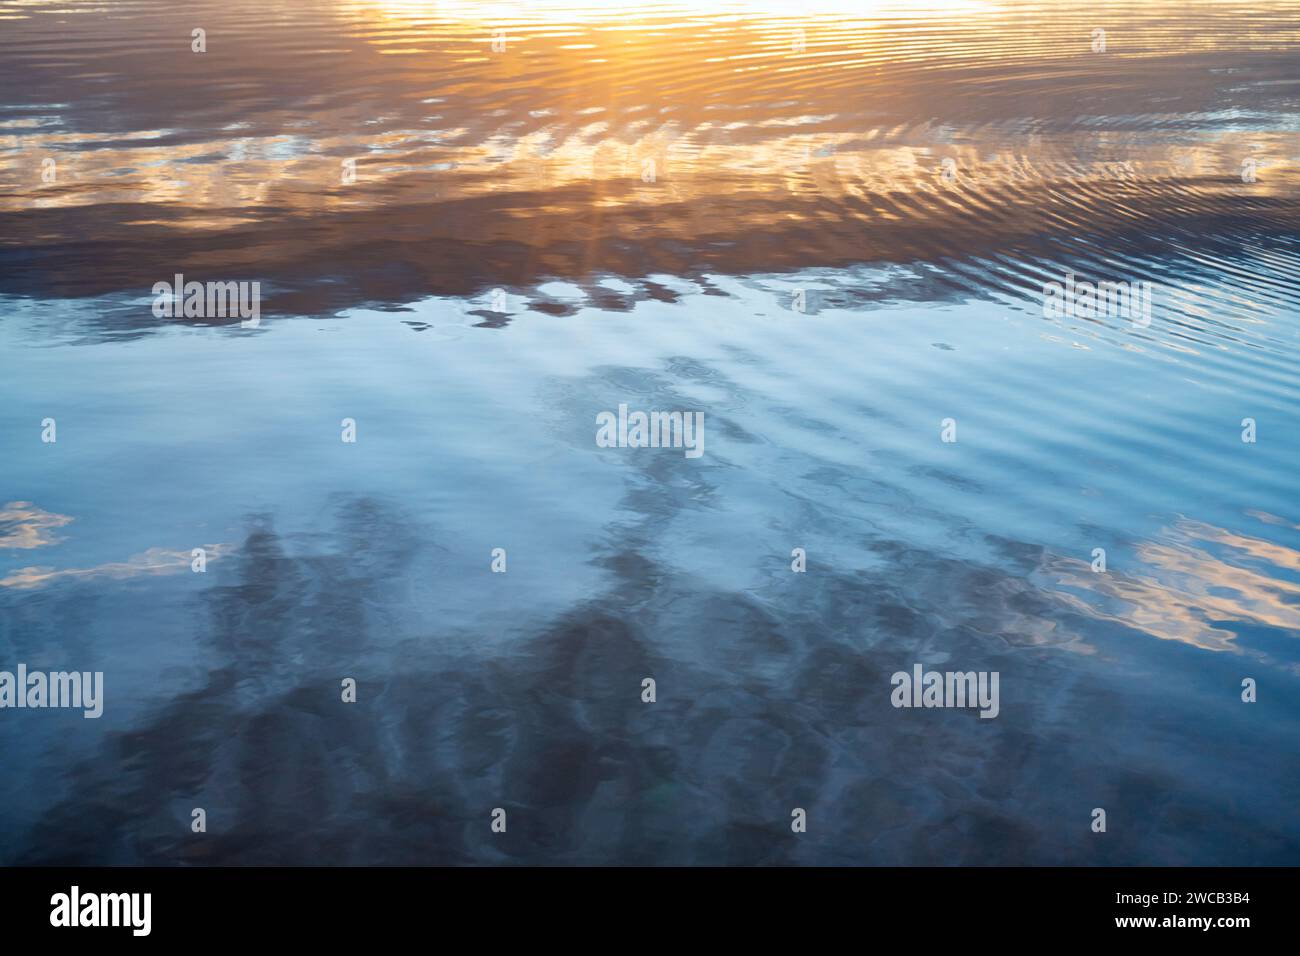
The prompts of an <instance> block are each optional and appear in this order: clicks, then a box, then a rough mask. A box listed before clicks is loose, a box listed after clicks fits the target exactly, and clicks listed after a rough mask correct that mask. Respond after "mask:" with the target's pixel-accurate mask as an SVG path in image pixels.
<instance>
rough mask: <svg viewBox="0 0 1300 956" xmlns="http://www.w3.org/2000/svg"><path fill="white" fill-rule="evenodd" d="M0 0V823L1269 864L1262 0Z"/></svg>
mask: <svg viewBox="0 0 1300 956" xmlns="http://www.w3.org/2000/svg"><path fill="white" fill-rule="evenodd" d="M796 13H797V16H796ZM0 18H3V19H0V87H2V88H3V90H4V92H3V94H0V373H2V374H0V463H2V464H0V670H13V669H14V668H15V667H16V665H17V664H18V663H19V662H23V663H26V664H27V666H28V667H29V668H30V669H33V670H35V669H44V670H65V669H76V670H83V671H103V672H104V681H105V705H104V714H103V717H102V718H100V719H98V720H85V719H83V718H82V716H81V712H80V711H76V710H51V709H45V710H27V709H24V710H15V709H0V754H2V755H3V767H4V773H3V774H0V862H5V863H50V862H76V863H114V864H141V863H149V864H185V863H190V864H202V863H227V864H230V863H237V864H247V863H295V864H297V863H306V864H350V863H380V864H389V863H498V862H505V863H561V864H575V863H577V864H590V863H654V864H690V863H715V864H716V863H736V864H754V863H796V864H836V865H838V864H940V865H942V864H977V865H978V864H1054V863H1065V864H1083V865H1091V864H1121V865H1127V864H1159V865H1165V864H1169V865H1177V864H1211V865H1214V864H1296V863H1300V818H1297V815H1296V813H1295V795H1296V793H1297V792H1300V759H1298V755H1297V751H1298V749H1300V746H1298V744H1297V741H1300V643H1298V639H1300V550H1298V549H1300V509H1298V508H1297V480H1296V479H1297V466H1298V465H1300V375H1298V362H1297V347H1298V346H1300V294H1298V293H1297V284H1296V281H1295V276H1296V274H1297V268H1298V267H1300V234H1298V233H1297V224H1300V209H1298V207H1297V185H1298V184H1300V174H1297V167H1296V162H1297V157H1300V123H1298V122H1297V117H1298V116H1300V72H1298V71H1297V69H1296V64H1297V62H1300V60H1297V57H1296V44H1297V41H1298V40H1300V5H1298V4H1296V3H1292V2H1270V3H1266V4H1264V5H1262V6H1259V5H1255V6H1249V7H1247V6H1241V7H1237V6H1234V5H1233V4H1207V5H1198V4H1191V5H1188V4H1168V5H1165V4H1154V5H1153V4H1142V5H1137V4H1129V3H1119V4H1103V5H1100V6H1098V5H1096V4H1089V5H1087V6H1083V5H1078V6H1075V5H1071V4H1067V3H1060V4H1057V3H1042V4H1031V5H1016V4H1013V5H999V6H992V5H985V4H982V3H977V2H970V3H960V4H956V3H954V4H939V5H936V6H933V7H924V6H921V7H909V6H907V5H901V6H900V5H894V6H885V7H881V8H880V9H879V10H876V11H873V12H872V13H870V14H867V13H863V12H862V11H860V10H854V9H849V8H848V7H847V6H845V5H839V6H837V5H835V4H831V3H825V4H820V5H819V4H818V3H816V2H814V3H813V4H812V5H811V6H808V5H804V4H801V5H800V9H799V10H798V11H796V12H795V13H792V12H791V11H790V10H788V9H785V5H783V4H778V3H765V4H761V5H759V6H758V7H757V8H753V7H751V8H750V9H749V10H748V12H746V11H745V10H744V9H743V8H742V7H741V6H740V5H731V4H726V3H713V4H709V5H706V7H705V8H704V9H701V8H700V7H699V6H698V5H695V6H692V7H691V8H690V9H689V10H684V9H683V8H681V7H674V6H672V5H663V4H656V5H650V6H643V5H636V7H635V9H634V10H633V11H631V12H629V11H628V10H626V9H622V8H620V7H619V5H617V4H614V5H600V4H589V5H587V6H586V7H583V6H582V5H581V4H568V5H562V4H558V3H557V4H550V5H548V4H542V5H540V6H537V5H522V4H521V5H518V6H515V5H511V4H493V5H477V4H473V3H464V4H436V5H435V4H421V3H382V2H377V3H360V2H358V3H345V2H319V3H304V4H301V5H297V4H295V5H292V7H290V5H287V4H286V5H283V6H282V7H280V6H275V5H272V7H271V8H267V7H266V5H253V4H245V3H233V4H231V3H223V4H215V3H214V4H211V5H206V4H197V5H195V6H194V7H193V9H191V10H187V11H182V12H177V11H169V10H167V9H166V7H165V5H163V4H160V3H153V2H133V3H120V4H107V3H106V4H98V3H87V4H82V5H78V6H77V7H76V8H66V7H64V6H62V5H55V4H41V3H37V4H18V3H4V2H0ZM194 26H205V27H206V29H207V31H208V33H207V37H208V40H207V43H208V48H207V52H206V53H203V54H197V53H192V52H191V50H190V42H191V40H190V30H191V28H192V27H194ZM1096 27H1102V28H1105V29H1106V30H1107V49H1106V50H1105V51H1104V52H1093V50H1092V49H1090V43H1091V42H1092V41H1091V39H1090V37H1091V36H1092V30H1093V29H1094V28H1096ZM494 30H500V31H502V34H503V35H504V36H505V37H506V43H505V47H504V49H503V50H502V51H501V52H494V51H493V50H492V48H491V42H492V38H493V36H494V32H493V31H494ZM799 31H802V36H801V35H800V33H799ZM800 44H802V46H800ZM46 158H53V159H55V160H56V169H57V173H56V177H55V179H54V181H52V182H45V181H43V180H42V169H43V166H42V162H41V161H42V160H43V159H46ZM347 158H357V159H358V163H357V179H356V181H355V182H350V183H344V182H343V181H342V177H341V173H340V169H341V163H342V160H344V159H347ZM946 158H947V159H952V160H953V163H952V170H953V176H952V178H951V179H948V178H946V177H945V175H944V169H945V166H944V164H943V160H944V159H946ZM647 160H650V161H653V166H652V167H647V165H646V161H647ZM1243 160H1253V161H1254V163H1255V164H1256V166H1257V177H1256V181H1254V182H1247V181H1244V179H1243V175H1242V171H1243V165H1242V164H1243ZM649 169H652V171H653V175H652V176H647V170H649ZM177 272H182V273H184V274H185V276H186V278H190V279H198V280H201V281H202V280H222V281H224V280H257V281H260V282H261V283H262V289H263V301H262V320H261V325H260V327H258V328H252V329H244V328H240V327H239V325H238V323H237V321H235V320H229V319H222V318H215V319H199V320H173V319H158V318H155V316H154V315H153V313H152V310H151V305H152V303H153V295H152V294H151V291H150V290H151V287H152V286H153V284H154V283H155V282H158V281H163V280H170V279H171V277H172V275H173V274H174V273H177ZM1067 273H1073V274H1076V275H1077V276H1080V277H1085V278H1088V279H1090V280H1093V281H1096V280H1125V281H1145V282H1149V283H1151V284H1152V286H1153V287H1154V290H1155V291H1154V295H1153V301H1154V305H1153V308H1152V312H1151V316H1150V322H1149V324H1135V323H1134V322H1132V321H1130V320H1129V319H1128V318H1127V317H1116V316H1091V317H1075V316H1067V317H1058V318H1051V317H1045V316H1044V314H1043V309H1042V288H1043V285H1044V283H1047V282H1052V281H1056V282H1064V281H1065V277H1066V275H1067ZM493 290H500V291H499V292H498V293H497V294H496V295H495V296H494V294H493ZM796 301H800V302H801V303H802V308H800V307H798V306H796V304H795V303H796ZM621 403H626V404H628V405H629V406H630V407H631V408H633V409H647V410H649V409H660V410H673V409H677V410H697V411H702V412H703V413H704V416H705V428H704V431H705V452H704V454H703V455H702V456H701V457H699V458H687V457H686V456H685V455H684V454H683V453H682V451H681V450H677V449H651V448H641V449H629V448H601V447H597V444H596V441H595V434H596V424H595V423H596V416H597V415H598V414H599V413H600V412H602V411H611V410H616V409H617V408H618V406H619V405H620V404H621ZM48 418H52V419H54V420H55V421H56V423H57V441H56V442H54V443H48V442H44V441H42V430H43V429H42V422H43V420H45V419H48ZM346 418H351V419H354V420H355V422H356V426H357V441H356V442H355V443H345V442H343V441H341V440H340V432H341V428H340V423H341V422H342V420H343V419H346ZM948 418H951V419H954V420H955V422H956V428H957V438H958V440H957V441H956V442H955V443H947V442H944V441H942V440H941V422H943V420H944V419H948ZM1246 418H1251V419H1253V420H1254V421H1255V427H1256V434H1255V438H1256V440H1255V441H1254V442H1243V440H1242V432H1243V426H1242V421H1243V419H1246ZM194 548H204V549H206V551H207V554H208V566H207V570H206V572H205V573H202V574H198V573H193V572H192V571H191V551H192V549H194ZM494 548H504V549H506V552H507V554H508V571H507V572H506V573H504V574H498V573H492V570H491V560H492V558H491V555H492V550H493V549H494ZM794 548H803V549H805V550H806V553H807V571H806V572H805V573H802V574H799V573H794V572H792V571H791V560H792V559H791V551H792V549H794ZM1097 548H1103V549H1105V552H1106V565H1107V567H1106V571H1105V572H1104V573H1095V572H1094V571H1093V569H1092V567H1091V565H1092V562H1093V551H1094V549H1097ZM917 663H920V664H923V665H924V666H925V667H927V668H929V669H937V670H958V671H969V670H977V671H996V672H998V673H999V674H1000V688H1001V701H1000V713H999V715H998V717H997V718H996V719H992V720H982V719H979V717H978V715H977V713H976V712H975V711H973V710H964V709H933V710H925V709H922V710H910V709H895V708H894V707H892V706H891V704H890V691H891V684H890V675H891V674H893V673H894V672H895V671H899V670H907V671H910V669H911V668H912V666H913V665H914V664H917ZM646 677H652V678H654V680H655V681H656V688H657V699H656V701H655V702H654V703H645V702H643V701H642V699H641V691H642V680H643V679H644V678H646ZM344 678H353V679H355V680H356V681H357V685H358V691H357V701H356V702H355V703H351V704H344V703H343V702H342V701H341V700H340V682H341V680H343V679H344ZM1246 678H1250V679H1252V680H1254V681H1255V682H1256V684H1257V693H1258V699H1257V701H1256V702H1254V703H1245V702H1243V700H1242V696H1241V695H1242V681H1243V679H1246ZM195 807H202V808H204V809H205V810H206V813H207V821H208V826H207V832H206V833H203V834H196V833H193V832H191V826H190V822H191V811H192V809H193V808H195ZM498 807H500V808H504V809H505V810H506V811H507V814H508V820H509V824H508V829H507V832H506V833H493V832H492V831H491V829H490V814H491V812H492V810H493V809H494V808H498ZM796 807H798V808H804V809H805V810H806V811H807V817H808V828H807V832H806V833H802V834H795V833H792V832H791V828H790V820H791V810H792V809H793V808H796ZM1098 807H1100V808H1104V809H1105V810H1106V813H1107V831H1106V832H1105V833H1104V834H1101V833H1094V832H1092V829H1091V826H1090V825H1091V823H1092V811H1093V809H1094V808H1098Z"/></svg>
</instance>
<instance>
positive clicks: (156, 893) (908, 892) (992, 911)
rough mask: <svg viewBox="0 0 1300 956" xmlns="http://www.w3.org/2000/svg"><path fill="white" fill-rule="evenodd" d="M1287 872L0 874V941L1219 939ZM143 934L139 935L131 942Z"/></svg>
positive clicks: (1269, 919)
mask: <svg viewBox="0 0 1300 956" xmlns="http://www.w3.org/2000/svg"><path fill="white" fill-rule="evenodd" d="M1294 877H1295V871H1294V870H1291V869H1236V868H1234V869H852V870H851V869H818V870H808V869H805V870H794V869H765V870H756V869H752V870H738V869H731V870H713V869H659V870H642V869H611V870H596V869H545V870H539V869H524V868H518V869H457V870H451V869H432V868H431V869H408V868H391V869H351V868H348V869H345V868H337V869H329V868H321V869H260V868H259V869H246V868H220V869H216V868H214V869H101V868H34V869H7V870H0V918H2V919H3V926H4V932H5V935H6V938H7V939H8V940H15V939H19V938H25V937H28V936H32V935H38V936H44V937H48V938H49V939H50V940H51V941H53V940H55V939H56V938H57V937H59V936H62V937H64V938H65V941H66V940H67V937H68V936H69V934H71V933H74V932H75V933H77V934H78V937H77V938H78V940H79V941H81V942H89V941H96V942H97V941H100V940H103V941H109V940H111V939H120V940H122V941H130V942H135V941H137V940H144V939H152V940H161V941H164V942H168V943H173V942H190V941H194V942H199V943H204V944H208V943H220V942H225V941H230V942H253V941H258V940H279V939H285V940H292V941H293V942H294V943H295V944H296V945H301V944H304V943H310V942H313V941H320V942H322V943H325V944H335V945H337V944H339V943H342V942H346V941H348V940H356V941H369V942H371V943H372V944H373V942H374V941H375V940H376V939H378V938H382V937H395V938H398V939H400V938H401V934H404V933H408V932H410V933H414V932H416V931H420V930H423V931H426V932H427V931H428V930H429V929H430V928H431V927H437V928H439V929H448V928H454V927H457V926H459V927H461V928H462V929H464V930H466V931H467V932H470V931H472V932H476V933H479V932H481V933H482V935H483V938H484V941H492V940H495V939H497V938H499V937H500V936H502V935H503V934H505V935H514V934H515V933H521V934H524V935H527V936H531V937H532V938H533V940H534V942H541V941H543V940H545V939H546V938H548V937H551V938H553V939H556V940H563V939H566V938H567V939H569V940H570V941H577V940H578V939H580V938H582V937H583V935H584V934H586V933H587V932H589V931H591V930H592V929H594V928H596V927H603V926H604V925H607V924H609V923H610V922H611V921H612V922H613V923H615V924H622V925H623V926H624V927H625V929H626V932H627V933H628V934H630V935H629V939H630V938H632V937H638V936H644V937H646V938H659V939H661V940H667V939H669V938H672V937H666V936H664V935H663V934H664V933H665V932H667V931H668V930H670V929H671V930H673V931H674V933H675V931H676V930H677V929H679V928H680V929H686V928H689V927H692V926H699V928H700V929H705V928H712V929H713V930H714V931H715V932H717V931H720V930H722V929H723V928H725V930H726V932H727V933H728V934H729V935H732V936H733V942H734V937H735V936H742V937H743V936H745V935H748V934H749V933H753V934H754V936H755V937H756V938H759V939H763V938H765V937H766V936H767V935H768V934H769V933H782V932H798V931H799V930H800V927H802V928H803V930H805V931H808V932H810V933H816V934H818V935H820V934H822V933H824V932H825V931H827V930H832V929H833V930H843V931H845V932H849V933H852V934H854V935H853V937H852V938H858V939H862V938H864V936H865V934H870V935H871V936H873V937H874V936H875V934H876V933H878V932H882V931H887V932H897V931H899V929H900V928H907V927H910V929H909V930H908V932H909V933H911V934H916V933H919V934H920V935H919V936H917V937H916V939H917V941H918V942H919V941H920V940H922V939H923V940H924V941H925V943H927V944H929V943H932V942H934V941H936V940H943V939H949V938H953V939H965V940H967V941H968V942H971V943H974V942H976V941H979V940H983V941H986V942H987V941H989V940H991V939H997V940H999V941H1003V942H1005V941H1015V940H1019V939H1025V940H1032V939H1041V933H1042V932H1043V931H1049V932H1054V933H1056V934H1059V938H1072V937H1075V936H1079V935H1082V936H1088V937H1093V936H1097V935H1106V936H1109V937H1111V938H1113V939H1116V940H1120V939H1123V938H1124V937H1126V936H1128V937H1132V938H1133V939H1136V940H1146V941H1159V940H1162V939H1173V940H1179V941H1185V940H1187V939H1189V938H1191V937H1200V938H1203V939H1207V940H1211V939H1212V940H1215V941H1222V942H1228V943H1231V942H1232V941H1233V940H1238V939H1242V938H1243V937H1242V936H1241V935H1240V934H1242V933H1251V932H1254V931H1257V930H1261V929H1262V930H1272V931H1273V932H1275V933H1276V932H1278V931H1279V930H1281V929H1283V928H1284V927H1285V926H1286V925H1287V923H1288V922H1289V919H1288V916H1287V915H1286V914H1285V913H1284V909H1285V908H1286V906H1287V904H1288V902H1289V900H1290V898H1291V896H1292V895H1293V893H1294ZM74 886H75V887H76V888H77V889H76V891H75V897H74V891H73V889H72V888H73V887H74ZM146 893H147V894H149V896H148V908H147V911H146V909H145V906H144V903H145V897H144V896H143V894H146ZM105 894H113V895H112V896H110V897H106V896H105ZM121 894H139V895H136V896H123V895H121ZM74 900H75V903H76V906H75V907H74V905H73V904H74ZM74 910H75V911H76V916H75V917H74V916H73V911H74ZM146 912H147V920H146V918H145V916H146ZM52 922H58V923H61V924H63V925H58V926H55V925H52ZM73 922H76V923H77V924H79V925H77V926H73V925H71V924H72V923H73ZM87 922H95V923H99V922H107V923H114V922H116V923H117V924H118V925H116V926H113V925H109V926H102V925H101V926H86V925H80V924H83V923H87ZM146 926H147V929H148V933H147V935H146V934H144V933H142V932H138V931H140V930H143V929H145V928H146ZM476 928H477V929H476ZM990 932H993V933H996V936H992V937H991V936H989V935H988V934H989V933H990ZM647 934H648V935H647ZM676 938H678V939H680V937H676ZM875 938H879V937H875ZM448 941H450V940H448Z"/></svg>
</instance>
